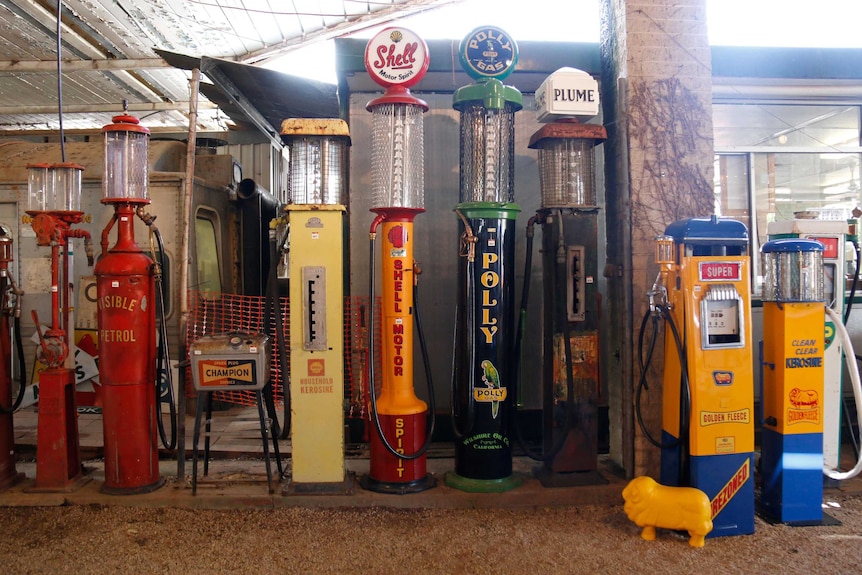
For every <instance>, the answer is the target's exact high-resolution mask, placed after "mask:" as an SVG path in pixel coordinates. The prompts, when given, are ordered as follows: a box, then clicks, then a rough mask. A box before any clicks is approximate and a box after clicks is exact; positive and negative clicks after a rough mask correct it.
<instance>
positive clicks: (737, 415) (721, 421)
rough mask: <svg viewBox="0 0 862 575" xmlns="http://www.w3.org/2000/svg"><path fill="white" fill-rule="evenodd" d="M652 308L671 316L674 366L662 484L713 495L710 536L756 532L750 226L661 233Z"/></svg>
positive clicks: (707, 224)
mask: <svg viewBox="0 0 862 575" xmlns="http://www.w3.org/2000/svg"><path fill="white" fill-rule="evenodd" d="M657 260H658V263H659V265H660V266H661V270H660V273H659V278H658V279H657V281H656V286H655V287H654V289H653V291H652V292H651V294H650V295H651V308H652V309H653V310H654V311H655V312H658V313H660V314H661V315H662V317H663V318H664V319H665V320H666V324H667V327H668V329H666V330H665V365H664V378H663V400H662V437H661V442H660V443H658V442H656V443H657V444H658V445H660V447H661V483H662V484H664V485H670V486H689V487H696V488H698V489H700V490H701V491H703V492H704V493H706V494H707V496H708V497H709V499H710V501H711V506H712V515H713V518H712V520H713V530H712V532H711V533H710V537H716V536H722V535H741V534H747V533H753V532H754V479H753V477H752V455H753V451H754V419H753V413H752V412H753V409H754V382H753V364H752V357H751V345H750V344H751V313H750V307H749V304H750V288H749V264H750V262H749V260H750V258H749V255H748V230H747V229H746V227H745V225H743V224H742V223H740V222H738V221H735V220H730V219H721V218H718V217H716V216H713V217H711V218H693V219H687V220H681V221H677V222H675V223H672V224H670V225H669V226H667V228H666V229H665V235H663V236H659V238H658V239H657Z"/></svg>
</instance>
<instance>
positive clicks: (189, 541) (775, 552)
mask: <svg viewBox="0 0 862 575" xmlns="http://www.w3.org/2000/svg"><path fill="white" fill-rule="evenodd" d="M828 499H829V509H828V513H829V514H830V515H831V516H832V517H834V518H835V519H837V520H838V521H840V522H841V525H836V526H818V527H788V526H785V525H770V524H768V523H766V522H764V521H762V520H761V519H759V518H758V519H757V522H756V532H755V534H754V535H748V536H738V537H722V538H715V539H707V541H706V545H705V546H704V547H703V548H700V549H697V548H693V547H690V546H689V545H688V543H687V536H684V535H681V534H678V533H675V532H670V531H662V530H659V532H658V537H657V539H656V540H655V541H644V540H643V539H641V538H640V536H639V530H638V529H637V527H635V525H634V524H633V523H631V522H630V521H628V519H627V518H626V516H625V514H624V512H623V509H622V506H577V507H542V508H536V509H527V510H523V509H521V510H489V509H458V510H436V511H434V510H424V509H387V508H376V507H375V508H350V509H347V508H341V509H319V508H276V509H236V510H225V511H219V510H190V509H172V508H155V509H154V508H139V507H123V506H98V505H89V506H80V505H78V506H61V507H7V508H0V525H2V528H3V532H4V535H3V536H2V537H0V572H2V573H3V574H4V575H24V574H52V575H60V574H67V573H68V574H75V575H87V574H90V573H94V574H95V573H98V574H105V573H111V574H126V573H128V574H147V573H177V574H182V575H195V574H201V575H217V574H222V573H224V574H227V573H230V574H255V573H260V574H270V573H271V574H278V575H284V574H292V573H302V574H306V573H307V574H316V573H376V574H390V573H391V574H399V575H400V574H404V573H457V574H462V573H463V574H481V573H495V574H499V573H542V574H555V573H561V574H562V573H565V574H576V573H589V574H594V573H595V574H598V573H602V574H604V573H648V574H650V575H660V574H663V573H668V574H683V573H685V574H690V573H695V574H700V573H703V574H705V573H720V574H729V573H782V574H794V573H805V574H813V573H820V574H830V575H834V574H845V573H846V574H851V573H852V574H857V573H859V564H860V563H862V496H860V495H858V494H854V495H852V496H846V495H841V496H839V497H834V496H833V497H829V498H828Z"/></svg>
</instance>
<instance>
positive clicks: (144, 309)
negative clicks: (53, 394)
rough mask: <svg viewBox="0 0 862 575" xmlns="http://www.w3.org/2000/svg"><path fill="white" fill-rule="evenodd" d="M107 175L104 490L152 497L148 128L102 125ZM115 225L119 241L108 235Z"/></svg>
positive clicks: (155, 457)
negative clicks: (141, 220) (141, 219)
mask: <svg viewBox="0 0 862 575" xmlns="http://www.w3.org/2000/svg"><path fill="white" fill-rule="evenodd" d="M102 133H103V134H104V145H105V173H104V178H103V179H102V191H103V197H102V203H103V204H108V205H112V206H114V215H113V217H112V218H111V221H110V222H109V223H108V225H107V226H106V227H105V229H104V230H103V231H102V239H101V247H102V252H101V257H100V259H99V262H98V264H96V270H95V273H96V294H97V298H98V316H97V317H98V325H99V356H100V362H99V378H100V380H101V383H102V389H103V407H102V414H103V417H102V422H103V423H102V425H103V432H104V438H105V483H104V485H103V486H102V491H103V492H104V493H109V494H116V495H123V494H134V493H147V492H150V491H153V490H155V489H158V488H159V487H161V486H162V485H163V484H164V479H163V478H162V477H161V476H160V474H159V454H158V449H157V441H158V439H157V437H156V434H157V422H156V417H158V415H157V413H158V403H157V402H156V387H155V380H156V357H155V354H156V315H155V314H156V298H155V276H154V262H153V260H152V259H150V257H149V256H147V255H146V254H145V253H144V252H143V251H142V250H141V249H140V248H139V247H138V246H137V244H136V243H135V233H134V220H135V216H136V215H140V214H143V206H145V205H147V204H149V203H150V199H149V193H148V188H147V184H148V182H147V177H148V175H147V148H148V141H149V130H148V129H147V128H145V127H144V126H141V125H140V124H139V123H138V120H137V118H134V117H132V116H129V115H125V114H123V115H119V116H115V117H114V118H113V123H112V124H109V125H107V126H105V127H104V128H102ZM114 225H116V226H117V243H116V244H115V245H114V247H113V248H111V249H110V250H109V249H108V235H109V233H110V231H111V229H112V228H113V227H114Z"/></svg>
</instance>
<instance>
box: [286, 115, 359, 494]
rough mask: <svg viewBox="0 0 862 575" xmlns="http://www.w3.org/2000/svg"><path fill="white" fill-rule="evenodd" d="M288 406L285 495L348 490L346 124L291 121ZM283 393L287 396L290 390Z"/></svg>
mask: <svg viewBox="0 0 862 575" xmlns="http://www.w3.org/2000/svg"><path fill="white" fill-rule="evenodd" d="M281 136H282V140H283V141H284V142H285V143H287V145H288V147H289V148H290V178H289V192H290V201H291V203H290V204H289V205H288V206H287V207H286V211H287V225H288V226H289V230H290V231H289V240H288V247H289V255H288V266H289V271H288V273H289V276H290V277H289V284H290V286H289V289H290V391H289V393H290V405H291V448H292V452H291V459H292V463H293V471H292V478H291V480H290V482H289V483H288V485H287V488H286V490H285V491H286V493H287V494H294V493H321V492H334V493H344V492H347V491H349V490H350V486H351V485H352V479H350V478H349V476H348V474H347V473H346V471H345V467H344V413H343V404H344V335H343V334H344V227H345V222H344V218H345V205H346V200H347V179H346V177H345V174H346V172H347V170H346V166H347V151H348V150H347V148H348V146H349V145H350V134H349V132H348V129H347V123H346V122H345V121H344V120H339V119H305V118H301V119H287V120H285V121H284V122H282V125H281ZM285 393H288V392H287V391H285Z"/></svg>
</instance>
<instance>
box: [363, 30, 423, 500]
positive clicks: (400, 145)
mask: <svg viewBox="0 0 862 575" xmlns="http://www.w3.org/2000/svg"><path fill="white" fill-rule="evenodd" d="M428 63H429V59H428V47H427V46H426V45H425V42H424V41H423V40H422V38H420V37H419V36H417V35H416V34H415V33H414V32H412V31H410V30H408V29H406V28H402V27H392V28H386V29H384V30H381V31H380V32H379V33H377V34H376V35H375V36H374V37H373V38H371V40H369V41H368V45H367V46H366V48H365V68H366V69H367V70H368V73H369V75H370V76H371V78H372V79H373V80H374V81H375V82H377V83H378V84H380V85H381V86H383V87H384V88H385V89H386V92H385V93H384V95H383V96H381V97H379V98H376V99H374V100H372V101H371V102H369V103H368V105H367V109H368V111H370V112H371V125H372V128H371V132H372V133H371V137H372V144H371V145H372V153H371V205H372V208H371V211H373V212H374V213H376V214H377V217H375V218H374V221H373V222H372V223H371V229H370V237H371V246H370V254H371V264H370V267H369V272H368V273H369V278H370V290H369V296H370V297H371V299H372V301H373V299H374V297H375V289H374V276H375V273H376V270H375V269H374V252H375V249H376V248H375V245H374V244H375V240H376V237H377V230H378V228H379V229H380V232H381V234H380V235H381V236H382V240H383V241H382V245H381V262H382V263H381V273H382V282H381V283H382V287H383V290H382V297H381V301H380V308H381V316H382V317H381V320H380V336H381V337H380V339H381V345H382V349H381V370H382V373H381V377H380V380H381V383H382V385H381V388H380V394H379V396H378V395H377V392H376V389H375V383H376V382H375V377H374V375H373V374H374V371H375V370H374V368H373V366H374V362H373V361H372V362H371V366H372V369H371V374H372V377H371V384H370V385H369V386H368V387H369V395H370V399H371V402H370V403H371V419H372V431H371V434H370V441H369V443H370V450H371V456H370V459H371V461H370V463H371V467H370V472H369V474H368V475H367V476H364V477H363V478H362V486H363V487H364V488H366V489H370V490H372V491H378V492H381V493H400V494H404V493H415V492H417V491H422V490H425V489H428V488H430V487H433V486H434V484H435V480H434V478H433V476H431V475H429V474H428V473H427V468H426V457H425V453H426V451H427V449H428V445H429V444H430V442H431V434H432V431H433V422H434V410H433V405H434V403H433V398H434V392H433V389H431V392H430V398H429V400H430V401H431V405H432V409H431V416H430V417H431V419H430V422H431V426H430V428H429V425H428V422H429V419H428V411H429V410H428V405H426V403H425V402H424V401H422V400H421V399H419V398H418V397H416V394H415V391H414V386H413V336H414V318H415V316H416V303H417V302H416V301H415V299H414V290H415V289H416V284H417V281H418V277H419V266H418V265H417V263H416V261H415V260H414V259H413V245H414V241H415V240H414V236H413V219H414V218H415V217H416V215H417V214H420V213H422V212H424V211H425V161H424V159H425V156H424V152H423V143H424V133H425V132H424V122H423V114H424V113H425V112H427V111H428V105H427V104H426V103H425V102H423V101H422V100H420V99H418V98H416V97H415V96H413V95H412V94H411V93H410V86H413V85H415V84H416V83H417V82H418V81H419V80H421V79H422V76H424V75H425V71H426V70H427V69H428ZM371 309H372V310H373V309H374V305H372V306H371ZM371 317H372V319H371V320H370V321H369V323H370V324H371V325H372V326H373V325H374V324H375V322H374V320H373V311H372V316H371ZM369 334H373V329H372V330H369ZM420 337H421V334H420ZM368 347H369V350H370V351H369V355H370V356H371V357H372V358H373V357H374V351H373V350H374V337H373V335H370V337H369V346H368ZM426 361H427V358H426ZM429 383H430V382H429ZM429 387H430V385H429Z"/></svg>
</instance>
